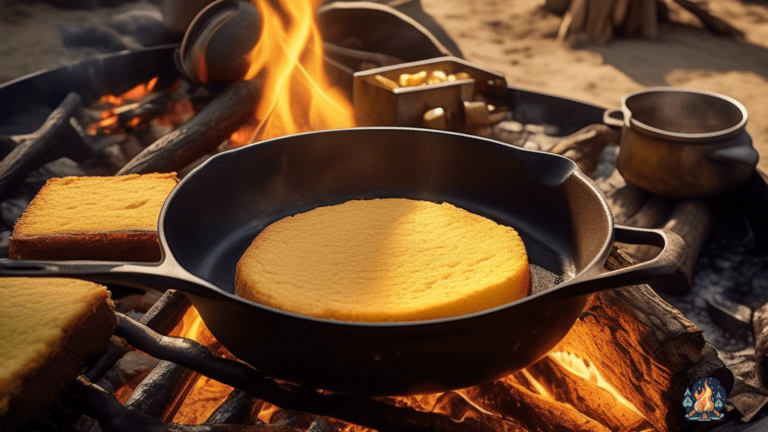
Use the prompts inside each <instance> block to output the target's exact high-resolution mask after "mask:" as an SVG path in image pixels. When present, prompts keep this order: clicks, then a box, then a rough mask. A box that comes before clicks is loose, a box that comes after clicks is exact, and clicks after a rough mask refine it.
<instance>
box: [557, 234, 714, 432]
mask: <svg viewBox="0 0 768 432" xmlns="http://www.w3.org/2000/svg"><path fill="white" fill-rule="evenodd" d="M633 262H634V261H632V260H631V259H630V258H629V257H628V256H627V255H626V254H624V253H623V252H621V251H620V250H618V249H616V248H614V249H613V250H612V252H611V254H610V255H609V259H608V260H607V261H606V268H608V269H617V268H622V267H626V266H627V265H630V264H631V263H633ZM704 344H705V341H704V337H703V335H702V331H701V330H700V329H698V328H697V327H696V326H695V325H694V324H693V323H692V322H690V321H689V320H688V319H686V318H685V317H684V316H683V315H682V314H681V313H680V312H679V311H678V310H677V309H675V308H674V307H672V306H670V305H669V304H668V303H666V302H665V301H663V300H662V299H661V298H659V296H658V295H657V294H656V293H655V292H654V291H653V290H652V289H651V288H650V287H649V286H647V285H635V286H630V287H626V288H620V289H614V290H610V291H604V292H600V293H597V294H595V295H593V296H592V297H591V298H590V300H589V301H588V303H587V305H586V306H585V308H584V312H583V313H582V315H581V317H580V318H579V320H577V322H576V324H575V325H574V327H573V328H572V329H571V331H570V332H569V333H568V334H567V335H566V337H565V338H564V339H563V341H562V342H561V343H560V344H558V346H556V347H555V349H554V350H555V351H565V352H569V353H572V354H576V355H578V356H579V357H582V358H586V359H589V360H590V361H592V362H593V363H594V365H595V367H596V368H597V370H599V371H600V373H601V374H602V376H603V377H604V378H605V380H606V381H607V382H608V383H610V384H611V385H612V386H613V387H614V388H615V389H616V390H617V391H618V392H619V393H620V394H621V395H623V396H624V397H625V398H626V399H627V400H628V401H629V402H631V403H632V404H633V405H634V406H635V407H636V408H637V409H638V410H639V411H640V412H641V413H642V414H643V415H644V416H645V418H646V419H648V421H649V422H650V423H651V424H652V425H653V426H654V427H656V428H657V429H659V430H674V429H676V428H679V427H682V425H683V420H684V419H683V416H681V415H680V414H679V412H680V401H681V400H682V397H683V390H682V389H683V388H685V387H686V386H688V385H690V382H687V379H686V378H684V374H685V372H686V371H688V370H690V369H691V368H692V367H693V366H694V365H695V364H696V363H698V362H699V361H700V360H701V358H702V350H703V349H704Z"/></svg>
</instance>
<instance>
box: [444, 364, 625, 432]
mask: <svg viewBox="0 0 768 432" xmlns="http://www.w3.org/2000/svg"><path fill="white" fill-rule="evenodd" d="M516 377H517V375H510V376H508V377H506V378H504V379H501V380H496V381H493V382H490V383H486V384H481V385H479V386H475V387H470V388H467V389H462V390H459V391H458V393H459V394H461V395H463V396H464V397H466V398H467V399H469V400H471V401H472V403H473V404H475V405H477V406H479V407H480V408H482V409H483V410H486V411H489V412H491V413H492V414H495V415H498V416H500V417H502V418H513V419H515V420H517V421H519V422H520V423H522V425H523V427H525V428H526V429H528V430H551V431H562V432H566V431H574V430H579V431H590V432H593V431H594V432H608V431H609V430H610V429H608V428H607V427H605V426H603V425H602V424H600V423H598V422H597V421H595V420H593V419H591V418H589V417H587V416H586V415H584V414H582V413H580V412H579V411H578V410H576V409H575V408H574V407H572V406H570V405H567V404H559V403H554V401H553V400H552V398H550V397H549V396H548V395H541V394H538V393H535V392H533V391H531V390H528V389H527V388H526V387H525V386H524V385H523V384H522V383H521V382H520V381H518V379H517V378H516Z"/></svg>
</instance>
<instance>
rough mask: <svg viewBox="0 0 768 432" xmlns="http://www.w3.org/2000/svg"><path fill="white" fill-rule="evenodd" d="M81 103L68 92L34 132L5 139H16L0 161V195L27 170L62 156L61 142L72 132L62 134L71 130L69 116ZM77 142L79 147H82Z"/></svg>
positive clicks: (74, 95) (21, 178)
mask: <svg viewBox="0 0 768 432" xmlns="http://www.w3.org/2000/svg"><path fill="white" fill-rule="evenodd" d="M81 104H82V98H81V97H80V96H79V95H78V94H77V93H70V94H68V95H67V97H66V98H64V100H63V101H62V102H61V104H60V105H59V106H58V107H57V108H56V109H55V110H53V112H52V113H51V114H50V115H49V116H48V118H47V119H46V120H45V122H44V123H43V125H42V126H40V128H39V129H38V130H37V131H35V132H33V133H31V134H29V135H23V136H19V137H15V139H14V138H6V139H5V141H6V142H8V141H9V140H10V141H16V142H17V145H16V146H15V148H14V149H13V150H12V151H11V152H10V153H9V154H8V155H6V156H5V158H3V160H2V161H0V196H2V195H4V194H5V193H6V192H7V191H8V190H10V189H11V188H13V187H15V186H16V185H18V184H19V183H21V181H23V180H24V177H25V176H26V175H27V173H29V172H30V171H32V170H34V169H37V168H39V167H41V166H42V165H43V164H45V163H47V162H50V161H52V160H54V159H57V158H59V157H61V156H63V155H64V151H63V150H64V148H65V147H66V145H65V144H67V142H68V141H71V140H72V135H71V134H70V135H68V136H67V138H68V139H62V137H63V135H65V134H66V133H67V131H68V128H69V132H72V131H71V125H70V118H71V117H72V116H73V114H74V113H75V112H76V111H77V109H78V108H80V106H81ZM75 139H77V138H75ZM70 144H75V145H76V144H77V143H70ZM80 144H82V145H81V146H80V147H81V148H82V147H86V146H85V144H83V143H80Z"/></svg>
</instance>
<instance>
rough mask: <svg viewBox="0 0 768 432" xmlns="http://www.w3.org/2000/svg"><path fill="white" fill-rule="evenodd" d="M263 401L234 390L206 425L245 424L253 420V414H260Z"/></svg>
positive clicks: (209, 417)
mask: <svg viewBox="0 0 768 432" xmlns="http://www.w3.org/2000/svg"><path fill="white" fill-rule="evenodd" d="M262 404H263V402H262V401H260V400H258V399H256V398H255V397H253V396H251V395H249V394H248V393H246V392H244V391H242V390H238V389H234V390H232V393H230V394H229V396H227V399H226V400H224V402H222V403H221V405H219V406H218V408H216V409H215V410H214V411H213V412H212V413H211V415H210V416H208V419H207V420H206V421H205V423H206V424H227V423H245V422H247V421H249V420H250V419H251V415H252V414H253V412H254V411H255V412H258V411H259V408H260V407H261V405H262Z"/></svg>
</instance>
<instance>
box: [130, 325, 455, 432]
mask: <svg viewBox="0 0 768 432" xmlns="http://www.w3.org/2000/svg"><path fill="white" fill-rule="evenodd" d="M116 333H117V334H118V335H119V336H122V337H124V338H125V339H126V340H128V341H129V343H130V344H131V345H132V346H134V347H135V348H137V349H140V350H142V351H144V352H146V353H147V354H149V355H152V356H153V357H157V358H160V359H164V360H167V361H173V362H175V363H177V364H179V365H183V366H185V367H189V368H190V369H194V370H197V371H199V372H200V373H202V374H204V375H206V376H208V377H210V378H212V379H215V380H216V381H219V382H221V383H224V384H228V385H231V386H237V387H239V388H241V389H243V390H244V391H246V392H248V393H249V394H251V395H253V396H254V397H257V398H259V399H261V400H264V401H267V402H270V403H273V404H275V405H277V406H280V407H282V408H285V409H289V410H296V411H302V412H308V413H311V414H316V415H321V416H329V417H334V418H337V419H339V420H344V421H347V422H350V423H354V424H358V425H361V426H365V427H370V428H373V429H379V430H390V429H396V430H404V431H424V430H446V431H451V430H457V431H458V430H465V427H463V426H462V425H461V424H458V423H456V422H454V421H453V420H451V419H450V418H448V417H446V416H444V415H440V414H434V413H423V412H419V411H416V410H413V409H406V408H400V407H395V406H392V405H389V404H386V403H383V402H379V401H375V400H372V399H367V398H360V397H354V396H348V395H341V394H328V393H321V392H318V391H317V390H314V389H308V388H302V387H296V386H292V385H288V384H282V383H278V382H276V381H274V380H272V379H270V378H268V377H266V376H264V375H262V374H261V373H259V372H258V371H256V370H255V369H252V368H251V367H249V366H247V365H245V364H243V363H240V362H237V361H234V360H228V359H222V358H218V357H216V356H214V355H213V354H212V353H211V351H209V350H208V349H207V348H206V347H204V346H203V345H201V344H200V343H198V342H196V341H193V340H189V339H182V338H169V337H166V336H161V335H159V334H157V333H155V332H153V331H152V330H151V329H148V328H147V327H145V326H141V325H140V324H138V323H137V322H135V321H133V320H131V319H130V318H128V317H126V316H124V315H122V314H118V330H117V331H116Z"/></svg>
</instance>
